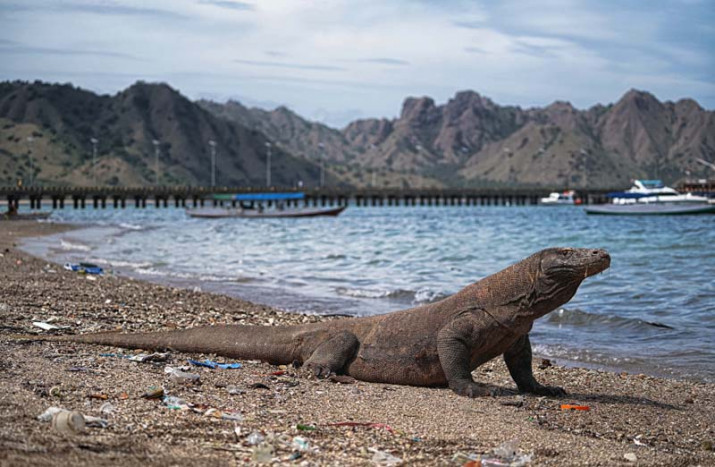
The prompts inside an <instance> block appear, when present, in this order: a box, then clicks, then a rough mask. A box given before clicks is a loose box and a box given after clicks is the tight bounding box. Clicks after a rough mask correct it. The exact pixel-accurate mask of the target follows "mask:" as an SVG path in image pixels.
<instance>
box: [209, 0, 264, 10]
mask: <svg viewBox="0 0 715 467" xmlns="http://www.w3.org/2000/svg"><path fill="white" fill-rule="evenodd" d="M199 3H200V4H202V5H213V6H217V7H221V8H226V9H229V10H243V11H246V10H253V9H254V8H255V7H254V5H252V4H250V3H246V2H237V1H229V0H200V1H199Z"/></svg>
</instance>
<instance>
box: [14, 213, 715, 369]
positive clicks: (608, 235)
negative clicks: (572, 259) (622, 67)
mask: <svg viewBox="0 0 715 467" xmlns="http://www.w3.org/2000/svg"><path fill="white" fill-rule="evenodd" d="M51 219H52V221H58V222H72V223H81V224H87V225H89V227H88V228H85V229H82V230H77V231H72V232H68V233H63V234H59V235H55V236H51V237H46V238H43V239H39V240H33V241H31V242H29V243H27V244H26V245H25V248H26V249H27V250H28V251H30V252H32V253H35V254H39V255H41V256H44V257H46V258H48V259H50V260H53V261H56V262H59V263H63V262H66V261H89V262H95V263H99V264H100V265H102V266H104V267H105V268H109V269H112V270H113V271H114V272H115V273H117V274H125V275H130V276H133V277H138V278H143V279H146V280H151V281H156V282H161V283H167V284H172V285H177V286H184V287H190V288H195V287H198V288H200V289H201V290H204V291H210V292H219V293H225V294H229V295H233V296H237V297H241V298H244V299H248V300H251V301H255V302H259V303H264V304H268V305H273V306H276V307H279V308H282V309H285V310H289V311H296V312H307V313H318V314H344V315H359V316H365V315H372V314H376V313H387V312H390V311H393V310H398V309H402V308H406V307H411V306H415V305H420V304H424V303H429V302H432V301H436V300H439V299H441V298H444V297H446V296H448V295H450V294H452V293H454V292H457V291H458V290H460V289H461V288H463V287H464V286H466V285H468V284H470V283H472V282H475V281H477V280H479V279H480V278H483V277H485V276H487V275H489V274H492V273H494V272H496V271H499V270H500V269H502V268H505V267H506V266H509V265H510V264H512V263H515V262H517V261H519V260H521V259H522V258H524V257H526V256H528V255H530V254H532V253H534V252H536V251H538V250H540V249H543V248H547V247H551V246H571V247H587V248H605V249H606V250H608V251H609V252H610V254H611V257H612V263H611V268H610V269H609V270H607V271H605V272H604V273H603V274H601V275H598V276H595V277H591V278H588V279H587V280H586V281H584V283H583V284H582V285H581V287H580V289H579V291H578V293H577V294H576V296H575V297H574V298H573V299H572V300H571V301H570V302H569V303H568V304H566V305H564V306H563V308H561V309H559V310H556V311H554V312H552V313H551V314H549V315H547V316H545V317H543V318H541V319H539V320H538V321H537V322H536V324H535V326H534V329H533V331H532V339H531V341H532V344H533V345H534V347H535V353H537V354H538V355H541V356H544V357H549V358H556V359H559V360H561V361H566V362H575V363H576V364H579V365H584V366H596V367H601V368H608V369H615V370H626V371H638V372H646V373H650V374H655V375H662V376H675V377H680V378H689V379H696V380H703V381H711V382H712V381H715V346H714V345H713V344H714V343H715V248H714V246H715V216H683V217H677V216H674V217H670V216H656V217H609V216H587V215H586V214H585V213H584V212H583V210H582V209H581V208H579V207H570V206H566V207H564V206H560V207H537V206H534V207H522V206H519V207H491V206H481V207H370V208H367V207H354V206H353V207H350V208H349V209H348V210H347V211H345V212H344V213H343V214H342V215H341V216H339V217H337V218H328V217H326V218H304V219H213V220H207V219H193V218H189V217H188V216H187V215H186V214H185V212H184V211H183V210H180V209H173V208H169V209H155V208H146V209H132V208H130V209H123V210H114V209H107V210H93V209H87V210H72V209H66V210H62V211H55V213H54V214H53V215H52V217H51ZM405 332H408V331H407V330H406V331H405Z"/></svg>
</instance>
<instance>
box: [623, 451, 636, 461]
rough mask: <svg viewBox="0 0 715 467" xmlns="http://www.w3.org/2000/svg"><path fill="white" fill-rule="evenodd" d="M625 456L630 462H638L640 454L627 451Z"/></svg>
mask: <svg viewBox="0 0 715 467" xmlns="http://www.w3.org/2000/svg"><path fill="white" fill-rule="evenodd" d="M623 457H624V458H625V459H626V460H627V461H628V462H638V456H636V455H635V454H633V453H632V452H627V453H625V454H623Z"/></svg>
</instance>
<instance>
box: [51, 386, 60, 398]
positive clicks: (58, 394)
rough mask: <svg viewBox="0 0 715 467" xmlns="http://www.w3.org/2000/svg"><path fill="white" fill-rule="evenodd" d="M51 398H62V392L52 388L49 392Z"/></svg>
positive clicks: (58, 388) (56, 387) (57, 387)
mask: <svg viewBox="0 0 715 467" xmlns="http://www.w3.org/2000/svg"><path fill="white" fill-rule="evenodd" d="M49 394H50V396H52V397H62V391H61V390H60V387H59V386H52V387H51V388H50V392H49Z"/></svg>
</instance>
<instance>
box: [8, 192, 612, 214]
mask: <svg viewBox="0 0 715 467" xmlns="http://www.w3.org/2000/svg"><path fill="white" fill-rule="evenodd" d="M614 190H615V189H612V188H609V189H587V190H577V192H576V196H577V197H578V198H579V199H580V200H581V201H582V203H583V204H594V203H602V202H605V201H606V194H607V193H609V192H610V191H614ZM266 191H281V192H291V191H301V192H303V193H305V197H304V199H302V200H292V201H290V202H289V204H290V205H295V206H298V205H305V206H335V205H338V206H342V205H348V204H353V205H356V206H525V205H535V204H538V203H539V200H540V198H542V197H546V196H548V195H549V193H551V192H554V191H557V192H560V191H563V188H561V189H555V188H548V187H547V188H517V187H514V188H510V187H498V188H496V187H494V188H462V189H459V188H440V189H438V188H425V189H420V188H405V189H398V188H363V189H354V188H339V187H326V188H312V189H311V188H309V189H301V190H290V189H283V188H274V189H266V188H264V187H254V188H247V187H228V186H225V187H194V186H165V187H106V186H101V187H53V186H33V187H14V186H10V187H2V186H0V199H2V198H4V199H6V200H7V202H8V205H14V206H19V205H20V203H21V202H23V203H25V202H26V201H29V205H30V209H42V208H43V207H49V206H50V205H51V206H52V208H53V209H64V208H65V207H73V208H75V209H83V208H87V207H94V208H95V209H102V208H107V207H114V208H126V207H130V206H133V207H135V208H145V207H146V206H147V204H149V205H154V206H155V207H169V206H175V207H199V206H206V205H213V206H223V205H226V204H228V205H230V204H234V205H235V201H234V202H232V201H230V200H220V199H214V197H213V195H214V194H229V193H256V192H266ZM45 203H47V204H45Z"/></svg>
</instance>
